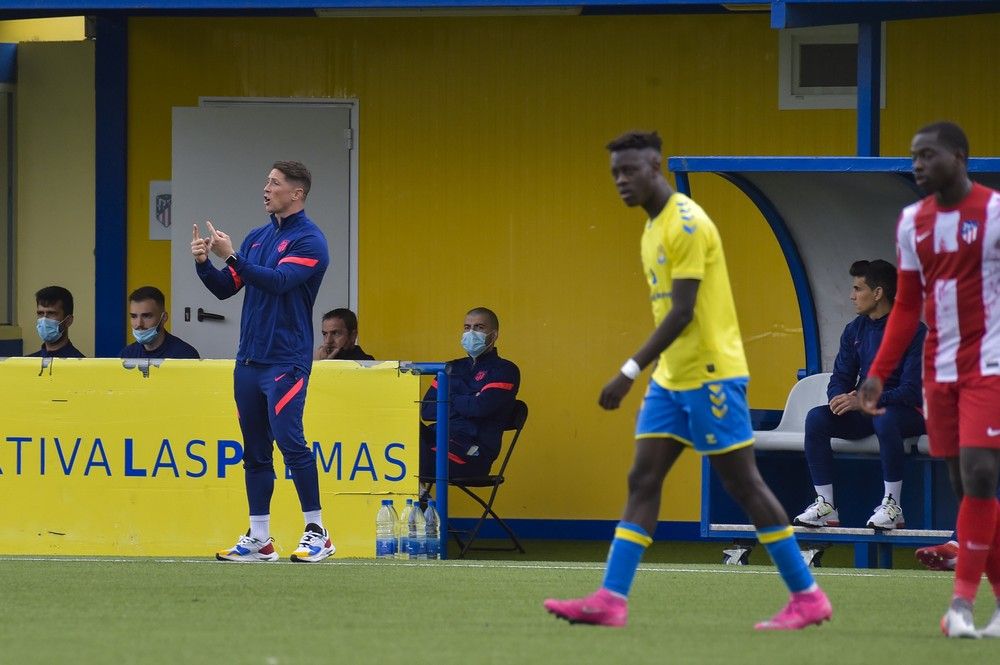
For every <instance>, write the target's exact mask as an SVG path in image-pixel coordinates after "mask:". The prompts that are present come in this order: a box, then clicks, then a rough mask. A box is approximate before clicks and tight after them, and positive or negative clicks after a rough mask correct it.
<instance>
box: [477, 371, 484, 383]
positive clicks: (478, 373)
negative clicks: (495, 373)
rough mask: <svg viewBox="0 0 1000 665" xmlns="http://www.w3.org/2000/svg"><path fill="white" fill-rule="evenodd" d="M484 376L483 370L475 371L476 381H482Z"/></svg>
mask: <svg viewBox="0 0 1000 665" xmlns="http://www.w3.org/2000/svg"><path fill="white" fill-rule="evenodd" d="M485 378H486V371H485V370H481V371H479V372H476V381H482V380H483V379H485Z"/></svg>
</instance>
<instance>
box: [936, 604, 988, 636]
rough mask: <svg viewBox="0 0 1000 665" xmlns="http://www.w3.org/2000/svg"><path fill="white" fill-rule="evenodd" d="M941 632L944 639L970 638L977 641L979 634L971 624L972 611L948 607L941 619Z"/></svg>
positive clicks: (966, 608)
mask: <svg viewBox="0 0 1000 665" xmlns="http://www.w3.org/2000/svg"><path fill="white" fill-rule="evenodd" d="M941 632H942V633H944V636H945V637H970V638H972V639H978V638H979V633H978V632H977V631H976V626H975V624H973V623H972V609H971V608H968V607H960V608H955V607H949V608H948V611H947V612H945V613H944V616H943V617H941Z"/></svg>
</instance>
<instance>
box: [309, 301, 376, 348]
mask: <svg viewBox="0 0 1000 665" xmlns="http://www.w3.org/2000/svg"><path fill="white" fill-rule="evenodd" d="M321 332H322V333H323V343H322V344H321V345H320V346H319V348H318V349H316V355H314V356H313V360H375V356H373V355H371V354H368V353H365V350H364V349H362V348H361V346H360V345H359V344H358V315H357V314H355V313H354V312H352V311H351V310H349V309H347V308H346V307H338V308H337V309H331V310H330V311H329V312H327V313H326V314H324V315H323V328H322V330H321Z"/></svg>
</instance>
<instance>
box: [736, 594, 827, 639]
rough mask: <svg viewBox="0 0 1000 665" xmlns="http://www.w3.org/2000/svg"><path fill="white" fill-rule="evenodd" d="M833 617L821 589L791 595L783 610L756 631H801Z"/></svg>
mask: <svg viewBox="0 0 1000 665" xmlns="http://www.w3.org/2000/svg"><path fill="white" fill-rule="evenodd" d="M832 616H833V607H832V606H831V605H830V599H829V598H827V597H826V594H825V593H823V590H822V589H816V590H815V591H810V592H806V591H803V592H800V593H793V594H792V597H791V599H790V600H789V601H788V604H787V605H785V609H783V610H781V611H780V612H778V613H777V614H775V615H774V616H773V617H772V618H770V619H768V620H767V621H761V622H760V623H758V624H757V625H756V626H754V628H756V629H757V630H801V629H803V628H805V627H806V626H811V625H813V624H816V625H817V626H818V625H819V624H821V623H823V622H824V621H829V620H830V618H831V617H832Z"/></svg>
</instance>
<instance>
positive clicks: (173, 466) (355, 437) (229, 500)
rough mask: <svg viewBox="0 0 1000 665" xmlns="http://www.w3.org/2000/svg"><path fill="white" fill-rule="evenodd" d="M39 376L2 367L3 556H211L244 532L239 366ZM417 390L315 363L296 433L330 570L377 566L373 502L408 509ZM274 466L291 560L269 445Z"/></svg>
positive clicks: (85, 363)
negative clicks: (330, 556) (342, 563)
mask: <svg viewBox="0 0 1000 665" xmlns="http://www.w3.org/2000/svg"><path fill="white" fill-rule="evenodd" d="M47 362H49V364H47V365H44V364H43V363H42V362H41V361H40V360H39V359H38V358H8V359H6V360H3V361H2V362H0V390H2V391H3V395H4V399H3V401H2V404H0V510H2V518H0V540H2V542H3V543H4V544H3V547H2V549H3V551H4V553H6V554H58V555H126V556H199V555H204V556H212V554H213V553H214V552H215V551H216V550H219V549H222V548H224V547H229V546H231V545H232V544H234V543H235V542H236V539H237V537H238V536H239V535H240V534H241V533H242V532H245V531H246V529H247V500H246V492H245V489H244V482H243V468H242V456H243V445H242V435H241V433H240V429H239V425H238V422H237V419H236V406H235V403H234V401H233V389H232V388H233V387H232V382H233V366H234V365H233V363H234V361H232V360H201V361H197V360H167V361H162V363H161V364H159V365H156V364H151V365H147V364H146V363H147V361H139V366H136V365H135V364H134V363H135V361H130V362H131V363H133V364H132V365H131V366H128V365H126V364H125V363H123V361H121V360H111V359H107V360H104V359H85V360H76V359H62V358H57V359H54V360H52V361H47ZM155 362H156V361H154V363H155ZM419 390H420V385H419V377H418V376H416V375H414V374H412V373H409V372H406V371H400V369H399V363H397V362H382V363H377V364H373V365H370V366H362V365H361V364H358V363H355V362H351V361H322V362H317V363H315V364H314V365H313V370H312V375H311V378H310V381H309V385H308V395H307V398H306V408H305V417H304V426H305V435H306V440H307V441H308V442H309V443H310V445H311V447H312V449H313V452H314V454H315V456H316V460H317V464H318V467H319V478H320V495H321V501H322V505H323V521H324V525H325V526H326V527H327V528H328V529H329V530H330V535H331V538H332V539H333V542H334V544H335V545H336V547H337V553H336V556H348V557H373V556H374V543H375V514H376V512H377V510H378V508H379V505H380V502H381V500H382V499H383V498H394V499H404V500H405V498H406V497H407V496H413V495H415V493H416V491H417V474H418V459H419V451H418V446H419V426H418V422H419V420H418V418H419V408H418V407H419V405H418V400H419V399H420V394H419ZM274 461H275V473H276V476H277V482H276V484H275V491H274V497H273V499H272V502H271V533H272V535H273V536H274V539H275V545H276V547H277V548H278V550H279V553H281V554H282V556H283V557H285V556H288V555H289V554H290V553H291V551H292V550H293V549H295V546H296V545H297V543H298V539H299V537H300V536H301V535H302V530H303V519H302V513H301V510H300V508H299V503H298V498H297V495H296V494H295V488H294V486H293V484H292V481H291V480H290V478H288V477H287V475H286V473H285V469H284V466H283V465H282V462H281V454H280V451H279V450H278V449H277V447H275V450H274ZM396 503H397V509H398V504H399V501H398V500H397V501H396Z"/></svg>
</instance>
